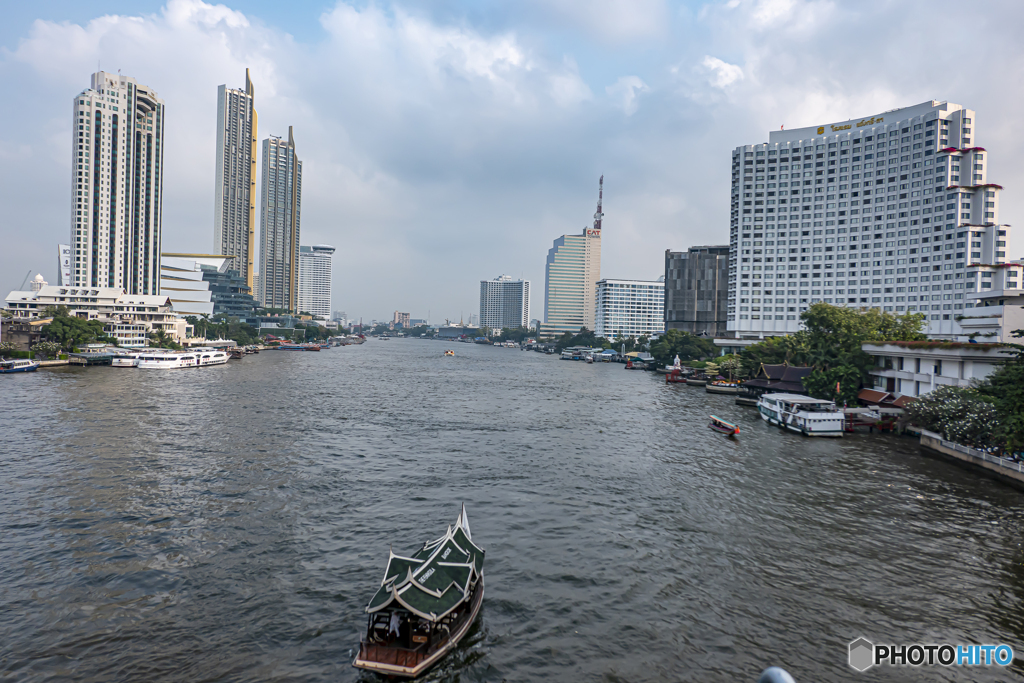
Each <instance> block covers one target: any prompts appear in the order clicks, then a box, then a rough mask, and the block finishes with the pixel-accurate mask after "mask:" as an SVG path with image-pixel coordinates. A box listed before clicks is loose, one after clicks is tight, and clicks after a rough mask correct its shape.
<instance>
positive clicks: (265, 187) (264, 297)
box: [259, 126, 302, 311]
mask: <svg viewBox="0 0 1024 683" xmlns="http://www.w3.org/2000/svg"><path fill="white" fill-rule="evenodd" d="M261 187H262V195H261V198H260V203H261V212H260V278H259V284H260V293H259V302H260V304H261V305H263V306H264V307H265V308H283V309H286V310H289V311H294V310H295V309H296V307H297V306H298V303H299V235H300V228H301V218H302V162H301V161H299V158H298V157H297V156H296V155H295V138H294V136H293V133H292V127H291V126H288V139H287V140H284V139H282V138H279V137H276V136H273V135H271V136H270V137H269V138H267V139H266V140H264V141H263V183H262V186H261Z"/></svg>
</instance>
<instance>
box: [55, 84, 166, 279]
mask: <svg viewBox="0 0 1024 683" xmlns="http://www.w3.org/2000/svg"><path fill="white" fill-rule="evenodd" d="M72 110H73V119H72V130H73V133H72V143H71V144H72V148H71V149H72V151H71V206H72V208H71V252H72V256H71V259H72V261H71V264H70V274H71V277H70V282H69V283H66V284H65V286H72V287H114V288H118V289H124V290H125V291H126V292H127V293H128V294H159V293H160V243H161V239H162V221H161V216H162V207H163V192H162V190H163V159H164V134H163V132H164V101H163V100H162V99H160V98H159V97H157V94H156V92H155V91H154V90H153V89H152V88H150V87H148V86H145V85H141V84H140V83H138V82H137V81H136V80H135V79H134V78H130V77H128V76H122V75H120V74H110V73H107V72H105V71H97V72H96V73H94V74H93V75H92V82H91V86H90V87H89V88H88V89H87V90H83V91H82V92H81V93H79V94H78V95H77V96H76V97H75V100H74V104H73V107H72Z"/></svg>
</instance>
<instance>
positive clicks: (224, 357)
mask: <svg viewBox="0 0 1024 683" xmlns="http://www.w3.org/2000/svg"><path fill="white" fill-rule="evenodd" d="M193 353H194V354H195V355H196V357H197V359H198V361H199V365H200V366H206V365H224V364H225V363H227V362H228V353H227V351H222V350H221V349H196V350H194V351H193Z"/></svg>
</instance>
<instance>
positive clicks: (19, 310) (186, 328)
mask: <svg viewBox="0 0 1024 683" xmlns="http://www.w3.org/2000/svg"><path fill="white" fill-rule="evenodd" d="M5 304H6V307H7V310H8V311H10V313H11V314H12V315H13V316H14V318H15V319H22V320H33V319H36V318H39V317H41V315H43V314H44V309H46V308H47V307H48V306H66V307H67V309H68V314H69V315H72V316H75V317H77V318H85V319H86V320H100V321H102V322H105V323H117V322H124V323H138V324H142V325H144V326H145V329H146V330H147V332H152V331H155V330H163V331H164V332H166V333H167V335H168V336H169V337H171V338H172V339H174V340H175V341H177V342H179V343H180V342H183V341H184V340H185V338H186V337H187V336H189V332H190V331H191V329H192V326H191V325H189V324H188V323H187V322H186V321H185V319H184V318H181V317H179V316H178V315H176V314H175V313H174V312H172V310H171V299H170V297H168V296H167V295H165V294H127V293H125V290H123V289H119V288H117V287H85V288H81V287H62V286H54V285H46V286H44V287H41V288H40V289H39V291H31V292H24V291H14V292H11V293H10V294H8V295H7V299H6V300H5ZM126 331H127V330H126Z"/></svg>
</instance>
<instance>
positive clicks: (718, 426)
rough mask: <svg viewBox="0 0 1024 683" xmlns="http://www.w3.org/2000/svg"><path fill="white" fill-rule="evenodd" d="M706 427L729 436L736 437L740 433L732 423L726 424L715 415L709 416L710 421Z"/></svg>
mask: <svg viewBox="0 0 1024 683" xmlns="http://www.w3.org/2000/svg"><path fill="white" fill-rule="evenodd" d="M708 427H711V428H712V429H714V430H715V431H716V432H721V433H722V434H728V435H729V436H737V435H739V433H740V428H739V427H737V426H736V425H734V424H733V423H732V422H726V421H725V420H723V419H722V418H720V417H718V416H717V415H712V416H711V421H710V422H709V423H708Z"/></svg>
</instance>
